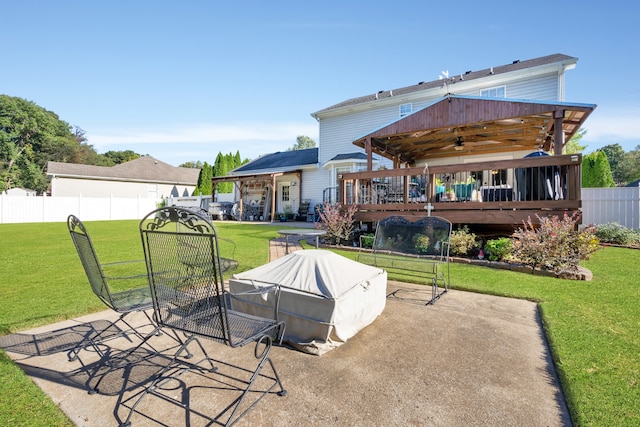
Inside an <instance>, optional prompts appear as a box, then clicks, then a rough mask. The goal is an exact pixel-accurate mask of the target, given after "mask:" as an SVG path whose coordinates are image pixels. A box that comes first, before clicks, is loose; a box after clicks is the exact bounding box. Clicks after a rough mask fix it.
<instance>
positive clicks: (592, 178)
mask: <svg viewBox="0 0 640 427" xmlns="http://www.w3.org/2000/svg"><path fill="white" fill-rule="evenodd" d="M582 187H584V188H593V187H615V182H614V181H613V176H612V175H611V168H610V167H609V160H607V155H606V154H605V152H604V151H601V150H598V151H594V152H593V153H589V154H587V155H586V156H584V157H583V158H582Z"/></svg>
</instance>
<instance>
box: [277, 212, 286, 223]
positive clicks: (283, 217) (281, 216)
mask: <svg viewBox="0 0 640 427" xmlns="http://www.w3.org/2000/svg"><path fill="white" fill-rule="evenodd" d="M276 218H278V219H280V222H286V221H287V214H285V213H284V212H278V213H276Z"/></svg>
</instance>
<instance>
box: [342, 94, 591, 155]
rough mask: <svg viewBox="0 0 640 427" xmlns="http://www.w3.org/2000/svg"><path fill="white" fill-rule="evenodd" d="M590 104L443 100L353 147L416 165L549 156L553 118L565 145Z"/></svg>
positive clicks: (356, 143)
mask: <svg viewBox="0 0 640 427" xmlns="http://www.w3.org/2000/svg"><path fill="white" fill-rule="evenodd" d="M595 108H596V105H594V104H574V103H566V102H553V103H552V102H542V101H530V100H519V99H504V98H501V99H495V98H482V97H472V96H453V95H450V96H446V97H444V98H441V99H439V100H437V101H435V102H433V103H432V104H430V105H427V106H425V107H424V108H422V109H420V110H417V111H415V112H413V113H411V114H409V115H406V116H404V117H401V118H399V119H397V120H395V121H393V122H391V123H389V124H387V125H385V126H382V127H380V128H378V129H376V130H373V131H372V132H370V133H368V134H367V135H364V136H362V137H360V138H357V139H356V140H355V141H353V143H354V144H355V145H357V146H359V147H363V148H366V141H367V139H370V140H371V148H372V152H373V153H376V154H379V155H381V156H384V157H387V158H390V159H393V158H399V159H400V160H401V161H402V162H406V163H409V164H412V163H414V162H415V161H416V160H421V159H429V158H442V157H452V156H460V155H469V154H484V153H498V152H506V151H519V150H530V151H534V150H536V149H539V148H542V149H544V150H545V151H549V150H550V148H551V142H552V140H553V138H554V135H555V117H556V115H559V116H558V117H559V118H562V130H563V133H564V135H565V143H566V141H569V139H570V138H571V137H572V136H573V135H574V134H575V133H576V132H577V131H578V129H579V128H580V126H582V123H584V121H585V120H586V119H587V117H588V116H589V114H591V112H592V111H593V110H594V109H595Z"/></svg>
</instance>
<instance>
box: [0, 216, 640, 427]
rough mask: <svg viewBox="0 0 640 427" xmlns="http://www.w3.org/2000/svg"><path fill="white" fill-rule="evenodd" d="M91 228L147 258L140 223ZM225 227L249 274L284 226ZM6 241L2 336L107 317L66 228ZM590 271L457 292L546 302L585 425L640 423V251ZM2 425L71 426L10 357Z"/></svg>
mask: <svg viewBox="0 0 640 427" xmlns="http://www.w3.org/2000/svg"><path fill="white" fill-rule="evenodd" d="M86 225H87V227H88V229H89V233H90V234H91V236H92V238H93V240H94V243H95V245H96V248H97V251H98V255H99V256H100V257H101V260H102V261H103V262H110V261H118V260H122V259H141V258H142V249H141V243H140V237H139V234H138V228H137V226H138V222H137V221H111V222H108V221H98V222H88V223H87V224H86ZM217 225H218V227H219V230H220V233H221V235H223V236H225V237H229V238H232V239H233V240H234V241H235V242H236V244H237V247H236V254H235V256H236V258H237V259H239V260H240V269H242V270H246V269H250V268H253V267H256V266H258V265H262V264H264V263H266V262H267V261H268V240H269V239H270V238H273V237H276V236H277V230H278V229H279V228H281V226H280V225H279V227H270V226H265V225H256V224H238V223H235V222H222V223H217ZM0 238H1V241H2V245H0V259H2V267H3V268H2V274H1V275H0V335H3V334H7V333H11V332H16V331H19V330H23V329H27V328H30V327H34V326H39V325H44V324H47V323H51V322H55V321H58V320H62V319H66V318H70V317H75V316H78V315H81V314H86V313H89V312H93V311H98V310H103V309H104V306H103V305H102V304H101V303H100V302H99V301H98V300H97V298H96V297H95V296H94V295H93V294H92V293H91V291H90V289H89V286H88V284H87V281H86V278H85V276H84V273H83V271H82V268H81V266H80V263H79V260H78V258H77V255H76V253H75V249H74V248H73V245H72V243H71V239H70V237H69V234H68V232H67V230H66V224H62V223H48V224H4V225H0ZM338 252H339V253H340V254H342V255H344V256H347V257H350V258H354V257H355V253H354V252H344V251H338ZM584 265H585V267H587V268H589V269H590V270H591V271H592V272H593V274H594V279H593V281H590V282H576V281H568V280H558V279H552V278H548V277H541V276H533V275H527V274H523V273H514V272H510V271H504V270H494V269H488V268H484V267H476V266H470V265H464V264H453V265H452V282H453V287H454V288H455V289H460V290H468V291H474V292H482V293H487V294H493V295H505V296H511V297H517V298H525V299H529V300H533V301H538V302H539V304H540V311H541V317H542V321H543V324H544V327H545V331H546V334H547V338H548V339H549V342H550V345H551V347H552V353H553V357H554V360H555V362H556V367H557V369H558V372H559V374H560V378H561V381H562V385H563V388H564V392H565V396H566V398H567V400H568V404H569V408H570V410H571V415H572V417H573V420H574V422H575V423H576V425H580V426H611V425H616V426H624V425H628V426H637V425H640V333H639V331H640V285H638V284H637V280H636V277H635V276H636V274H637V271H638V265H640V251H639V250H630V249H620V248H605V249H603V250H600V251H598V252H596V253H595V254H593V256H592V259H591V260H589V261H587V262H586V263H585V264H584ZM390 279H395V280H406V281H415V280H414V278H410V277H402V276H394V275H390ZM445 298H446V296H445ZM0 425H12V426H17V425H25V426H27V425H29V426H41V425H47V426H67V425H71V423H70V422H69V421H68V420H67V419H66V418H65V416H64V415H63V414H61V412H60V411H59V410H58V409H57V408H56V407H55V405H54V404H53V403H52V402H51V401H50V400H49V399H48V398H47V397H46V396H45V395H44V394H43V393H42V392H41V391H40V389H39V388H37V387H36V386H35V385H33V384H32V383H31V382H30V381H29V378H28V377H26V376H25V375H24V374H23V373H22V371H21V370H20V369H19V368H17V367H16V366H15V365H14V364H13V362H11V361H10V360H9V358H8V357H6V355H5V354H4V353H2V352H1V351H0Z"/></svg>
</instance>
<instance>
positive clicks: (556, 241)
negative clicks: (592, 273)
mask: <svg viewBox="0 0 640 427" xmlns="http://www.w3.org/2000/svg"><path fill="white" fill-rule="evenodd" d="M536 216H537V218H538V220H539V221H540V226H539V227H537V228H536V227H535V226H534V225H533V224H532V222H531V218H529V220H528V221H527V222H525V223H524V227H523V228H520V229H518V230H516V231H515V233H514V238H513V240H512V241H511V246H512V259H513V260H514V261H517V262H521V263H523V264H525V265H529V266H531V267H533V268H544V269H547V270H551V271H554V272H556V273H559V272H562V271H576V270H577V269H578V266H579V264H580V260H581V259H586V258H588V256H589V254H590V253H591V252H593V251H595V250H596V249H597V248H598V245H599V242H598V240H597V238H596V237H595V235H594V234H593V232H592V230H591V229H586V230H582V231H578V230H577V227H576V224H577V222H578V220H579V219H580V212H575V213H574V214H573V215H571V216H569V215H568V214H566V213H565V214H564V217H563V218H562V219H559V218H558V216H557V215H555V216H553V217H550V218H549V217H543V218H541V217H540V216H538V215H536Z"/></svg>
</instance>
